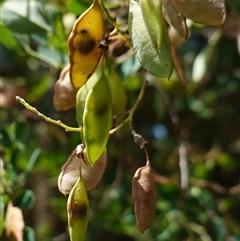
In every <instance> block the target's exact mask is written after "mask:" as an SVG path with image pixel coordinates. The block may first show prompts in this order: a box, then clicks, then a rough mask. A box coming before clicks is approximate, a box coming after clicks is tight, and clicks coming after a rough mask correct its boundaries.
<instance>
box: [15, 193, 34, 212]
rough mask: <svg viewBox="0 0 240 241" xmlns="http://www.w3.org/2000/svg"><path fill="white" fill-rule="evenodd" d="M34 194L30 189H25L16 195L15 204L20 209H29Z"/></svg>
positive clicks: (32, 203)
mask: <svg viewBox="0 0 240 241" xmlns="http://www.w3.org/2000/svg"><path fill="white" fill-rule="evenodd" d="M35 199H36V198H35V195H34V193H33V192H32V191H31V190H29V189H28V190H25V191H24V192H23V193H21V194H20V195H19V196H17V198H16V201H15V203H14V204H15V205H16V206H18V207H19V208H21V209H22V210H26V209H30V208H32V207H33V205H34V203H35Z"/></svg>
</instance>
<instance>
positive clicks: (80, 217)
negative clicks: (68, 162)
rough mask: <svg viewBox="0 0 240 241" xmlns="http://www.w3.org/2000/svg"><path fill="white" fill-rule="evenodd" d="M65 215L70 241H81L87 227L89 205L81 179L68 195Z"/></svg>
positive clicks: (80, 178) (79, 178)
mask: <svg viewBox="0 0 240 241" xmlns="http://www.w3.org/2000/svg"><path fill="white" fill-rule="evenodd" d="M67 213H68V227H69V234H70V239H71V241H83V240H84V237H85V235H86V231H87V226H88V217H89V203H88V196H87V191H86V188H85V184H84V181H83V178H82V177H78V179H77V182H76V184H75V185H74V187H73V188H72V190H71V192H70V194H69V197H68V200H67Z"/></svg>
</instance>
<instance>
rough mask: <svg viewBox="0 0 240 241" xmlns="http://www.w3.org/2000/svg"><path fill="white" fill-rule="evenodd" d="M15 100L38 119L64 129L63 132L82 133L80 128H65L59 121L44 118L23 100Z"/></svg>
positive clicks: (17, 97)
mask: <svg viewBox="0 0 240 241" xmlns="http://www.w3.org/2000/svg"><path fill="white" fill-rule="evenodd" d="M16 100H17V101H19V102H20V103H21V104H22V105H24V106H25V107H26V109H28V110H30V111H32V112H33V113H35V114H36V115H38V116H39V117H40V118H42V119H44V120H45V121H47V122H50V123H52V124H54V125H57V126H60V127H62V128H64V129H65V131H69V132H70V131H73V132H81V131H82V127H79V128H76V127H70V126H67V125H65V124H63V123H62V122H61V121H60V120H53V119H51V118H49V117H47V116H45V115H44V114H42V113H41V112H39V111H38V110H37V109H36V108H35V107H32V106H31V105H29V104H28V103H27V102H26V101H25V100H24V99H22V98H20V97H19V96H16Z"/></svg>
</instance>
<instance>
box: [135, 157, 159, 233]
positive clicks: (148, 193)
mask: <svg viewBox="0 0 240 241" xmlns="http://www.w3.org/2000/svg"><path fill="white" fill-rule="evenodd" d="M132 197H133V201H134V211H135V218H136V222H137V226H138V228H139V230H140V231H141V232H142V233H143V232H144V231H145V230H146V229H148V228H149V227H150V225H151V223H152V221H153V218H154V214H155V208H156V187H155V182H154V178H153V173H152V171H151V166H150V163H149V161H147V163H146V166H144V167H140V168H138V169H137V171H136V172H135V174H134V176H133V179H132Z"/></svg>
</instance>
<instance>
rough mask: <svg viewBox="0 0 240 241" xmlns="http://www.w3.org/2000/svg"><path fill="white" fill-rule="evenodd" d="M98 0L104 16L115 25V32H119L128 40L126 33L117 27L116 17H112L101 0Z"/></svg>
mask: <svg viewBox="0 0 240 241" xmlns="http://www.w3.org/2000/svg"><path fill="white" fill-rule="evenodd" d="M98 2H99V4H100V5H101V7H102V9H103V11H104V13H105V14H106V17H107V19H108V21H109V22H110V23H111V24H112V25H113V26H114V27H115V29H116V32H119V33H121V34H122V35H123V36H124V38H125V40H127V41H129V38H128V36H127V34H126V33H125V32H124V31H122V29H121V28H120V27H119V25H118V24H117V22H116V19H114V18H113V17H112V16H111V15H110V14H109V12H108V10H107V9H106V7H105V6H104V3H103V0H98Z"/></svg>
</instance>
